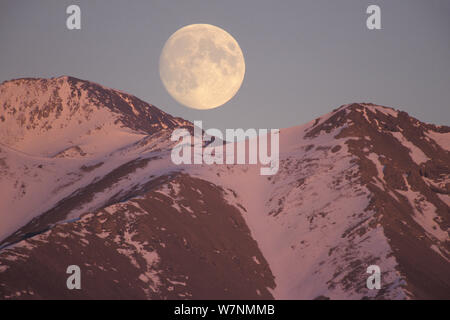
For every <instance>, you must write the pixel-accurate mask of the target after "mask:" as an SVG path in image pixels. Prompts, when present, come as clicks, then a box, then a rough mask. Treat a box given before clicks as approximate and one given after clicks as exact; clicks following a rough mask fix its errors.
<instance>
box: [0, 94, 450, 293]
mask: <svg viewBox="0 0 450 320" xmlns="http://www.w3.org/2000/svg"><path fill="white" fill-rule="evenodd" d="M102 90H107V89H102ZM102 96H103V97H105V96H108V95H107V94H104V95H102ZM0 97H1V96H0ZM130 101H131V100H130ZM0 106H1V104H0ZM130 108H131V107H130ZM0 110H1V109H0ZM127 110H128V108H127ZM0 114H1V113H0ZM170 119H172V118H169V120H170ZM177 124H178V125H180V127H182V126H184V125H187V124H186V123H185V122H183V121H181V122H180V123H177ZM0 126H1V123H0ZM174 128H175V126H174V127H168V128H166V129H164V130H160V131H158V132H152V131H151V133H150V134H142V135H141V134H139V135H138V136H135V139H133V140H132V141H131V142H128V143H125V144H122V145H120V146H117V145H114V146H113V147H112V148H110V150H109V151H108V152H106V153H102V152H100V153H95V152H93V153H91V154H89V155H88V156H82V155H80V151H79V150H78V149H76V148H75V149H70V152H67V153H64V152H63V153H64V157H57V158H55V157H54V154H51V155H48V156H47V157H44V158H38V159H35V160H33V161H31V162H30V161H29V160H27V159H21V157H20V156H19V157H18V158H14V157H15V156H13V155H11V153H10V152H8V150H0V160H1V161H0V178H1V180H0V183H1V188H2V191H3V190H6V191H7V190H10V191H8V192H6V193H4V194H3V195H2V196H3V197H4V198H3V200H4V201H2V202H3V203H4V211H3V212H6V211H9V210H11V208H12V207H11V204H10V201H11V199H16V200H15V201H16V202H13V203H15V206H20V205H21V204H23V203H27V202H30V203H33V202H32V199H31V198H29V197H31V195H36V194H38V193H39V192H41V191H40V189H43V188H42V185H43V184H44V185H49V184H53V185H54V186H55V187H56V188H55V189H54V190H59V191H57V192H53V193H51V194H48V192H47V193H46V192H44V191H45V190H44V191H42V196H40V197H35V198H36V199H34V203H35V204H39V206H37V207H39V208H40V209H39V210H35V211H34V213H33V214H32V217H31V218H32V219H31V218H30V216H29V214H30V207H27V206H23V207H22V208H21V210H22V211H20V210H18V209H17V210H18V211H17V212H16V215H17V216H18V215H19V213H20V212H21V213H20V214H23V215H24V217H25V216H28V218H27V219H25V220H24V219H23V218H22V220H20V221H16V222H14V224H11V226H12V225H14V226H15V227H14V228H13V227H11V228H10V229H9V230H11V231H13V232H11V233H9V236H8V237H7V238H5V239H3V241H2V242H1V243H2V244H1V245H2V246H3V249H0V297H3V298H24V297H26V298H35V299H42V298H51V297H58V296H64V297H76V298H83V297H90V298H105V297H108V298H126V297H136V298H139V299H158V298H161V299H164V298H168V297H170V298H172V299H173V298H177V299H185V298H194V299H195V298H205V297H207V298H219V299H220V298H226V299H229V298H232V297H242V298H251V299H260V298H276V299H315V298H331V299H365V298H370V299H411V298H420V299H428V298H443V299H449V298H450V274H449V271H448V270H449V268H448V266H449V260H450V254H449V252H450V243H449V237H448V232H449V225H450V222H449V218H448V217H449V213H450V211H449V205H450V195H449V194H450V167H449V166H450V150H449V149H450V147H449V145H448V142H449V141H450V134H449V133H450V128H449V127H447V126H435V125H432V124H425V123H422V122H420V121H418V120H417V119H415V118H412V117H410V116H409V115H408V114H407V113H405V112H402V111H398V110H394V109H392V108H389V107H382V106H377V105H374V104H369V103H355V104H349V105H344V106H341V107H340V108H337V109H335V110H333V111H332V112H330V113H328V114H326V115H324V116H322V117H320V118H317V119H315V120H312V121H310V122H309V123H307V124H305V125H301V126H297V127H293V128H288V129H282V130H280V159H279V172H278V173H277V174H276V175H274V176H267V177H266V176H261V175H260V174H259V166H258V165H196V166H189V165H182V166H175V165H174V164H173V163H172V162H171V160H170V151H171V148H172V147H173V143H172V142H169V140H170V138H169V137H170V134H171V130H173V129H174ZM114 130H121V128H120V127H115V129H114ZM1 134H2V132H0V135H1ZM3 134H4V133H3ZM109 134H112V133H111V132H109ZM99 141H101V139H100V140H99ZM61 145H62V146H66V147H72V148H74V146H79V144H72V145H69V146H67V145H66V144H64V143H62V144H61ZM0 149H1V147H0ZM80 149H81V150H82V152H85V151H84V148H83V145H81V147H80ZM64 150H66V149H61V150H60V151H64ZM66 151H67V150H66ZM44 160H45V161H44ZM2 161H3V162H2ZM34 161H36V162H34ZM40 165H42V166H43V167H42V168H39V166H40ZM25 167H27V168H28V169H25ZM2 168H3V169H2ZM30 168H32V169H30ZM42 169H44V172H42ZM26 177H32V178H26ZM33 179H35V180H36V181H34V180H33ZM15 181H19V182H17V183H16V182H15ZM33 181H34V182H33ZM22 185H24V187H23V188H22V187H21V186H22ZM33 186H34V187H33ZM25 199H26V201H25ZM211 199H215V200H214V201H212V200H211ZM44 208H45V209H44ZM0 212H2V211H1V210H0ZM161 213H164V214H163V215H162V214H161ZM0 219H1V220H2V221H7V220H6V219H8V216H5V215H3V216H0ZM116 219H118V220H120V221H121V222H120V224H118V223H117V222H116V221H115V220H116ZM216 219H217V220H216ZM178 220H180V221H182V223H183V228H181V229H180V227H179V221H178ZM219 220H220V221H221V222H220V223H217V221H219ZM24 221H27V222H26V223H24ZM87 221H88V222H89V223H86V222H87ZM139 221H145V222H142V225H140V224H139V223H138V222H139ZM137 225H139V226H140V227H136V226H137ZM94 226H95V227H94ZM221 228H222V229H223V230H221ZM208 229H210V230H212V232H209V231H207V230H208ZM150 230H151V231H150ZM224 230H226V232H225V233H223V231H224ZM14 231H15V232H14ZM227 233H229V234H233V236H232V237H230V238H228V237H226V234H227ZM219 234H221V235H222V236H220V237H219V236H218V235H219ZM216 236H217V237H219V238H220V240H219V239H218V238H216ZM237 238H239V239H241V241H242V243H237V242H235V241H234V240H233V239H237ZM103 240H104V241H103ZM205 243H212V244H214V245H213V246H212V247H205V245H204V244H205ZM91 245H92V246H93V247H92V248H95V250H94V249H92V250H91V249H90V248H91V247H90V246H91ZM238 247H241V248H242V249H243V248H245V250H240V249H238ZM103 251H104V252H108V254H105V255H99V254H98V252H103ZM40 255H43V256H44V257H45V259H48V260H49V261H57V260H58V259H57V257H58V256H61V261H64V263H65V262H66V261H67V262H68V261H69V260H70V259H69V258H68V257H72V258H73V259H75V260H77V261H78V263H79V264H80V265H81V266H82V267H83V268H82V269H83V270H86V272H88V274H87V275H85V276H86V277H87V278H88V279H89V280H88V282H91V281H92V283H95V284H96V287H98V289H95V288H94V287H92V286H89V290H88V291H86V292H79V293H71V292H70V291H68V290H67V289H66V288H65V287H64V279H65V270H64V263H56V265H55V266H47V265H43V264H42V262H40V261H45V259H44V260H42V259H43V258H42V259H40V258H38V257H39V256H40ZM177 255H180V256H183V257H185V258H184V260H183V261H184V263H186V264H187V265H188V266H189V267H187V268H180V267H178V265H179V263H180V262H179V261H178V262H177V259H176V258H175V256H177ZM190 255H191V256H190ZM63 257H64V258H63ZM124 258H126V259H125V260H124ZM55 259H56V260H55ZM110 260H114V261H116V263H117V264H118V266H120V267H118V266H116V267H115V266H114V265H111V264H110V263H109V262H108V261H110ZM119 261H120V262H119ZM371 264H376V265H379V266H380V267H381V270H382V274H383V278H382V279H383V280H382V282H383V284H382V289H381V290H369V289H367V287H366V279H367V277H368V275H367V274H366V268H367V267H368V266H369V265H371ZM219 266H220V267H219ZM222 267H224V268H222ZM260 267H262V269H260ZM47 268H48V270H49V271H50V272H51V274H54V275H55V277H56V278H55V280H54V281H56V283H58V281H60V285H55V286H49V285H48V284H46V283H43V282H42V281H37V280H36V279H34V280H33V274H31V275H30V276H26V277H25V278H24V279H23V280H19V279H20V277H23V272H22V270H33V272H34V273H41V272H44V271H45V270H47ZM114 269H116V271H114ZM227 269H229V270H235V271H234V272H236V276H235V277H234V276H233V275H232V273H226V271H225V270H227ZM205 270H208V271H205ZM256 270H259V271H256ZM127 272H131V273H132V274H133V275H134V278H133V279H131V278H127V277H124V273H127ZM205 272H207V273H208V277H209V279H215V280H214V281H216V282H217V283H218V285H217V286H216V287H215V288H214V289H212V288H211V287H209V286H208V284H207V283H202V281H201V277H202V274H203V275H204V274H205ZM255 272H256V273H257V274H255ZM96 277H100V280H95V278H96ZM186 277H188V278H186ZM225 278H226V279H228V280H227V282H228V283H230V285H227V284H226V283H225V282H223V279H225ZM249 278H250V279H253V280H252V281H250V282H245V281H244V280H243V279H249ZM57 279H59V280H57ZM164 279H169V280H170V281H171V282H173V283H172V284H171V282H170V281H166V280H164ZM183 279H184V280H183ZM189 279H191V280H189ZM193 279H196V280H193ZM271 279H272V280H271ZM116 281H117V282H116ZM243 281H244V282H243ZM131 283H132V284H133V285H130V284H131ZM174 283H175V284H174ZM240 283H246V285H245V288H246V289H244V288H243V287H242V286H241V284H240ZM102 288H109V289H108V290H105V289H102ZM114 288H116V289H114ZM170 288H171V289H170ZM169 289H170V290H169ZM208 290H210V292H211V295H210V296H208V295H207V293H208ZM111 292H114V293H111ZM18 293H19V294H18Z"/></svg>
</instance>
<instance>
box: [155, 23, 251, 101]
mask: <svg viewBox="0 0 450 320" xmlns="http://www.w3.org/2000/svg"><path fill="white" fill-rule="evenodd" d="M159 74H160V77H161V81H162V83H163V84H164V86H165V87H166V89H167V91H168V92H169V94H170V95H171V96H172V97H173V98H174V99H175V100H176V101H178V102H179V103H181V104H182V105H184V106H186V107H189V108H193V109H201V110H205V109H213V108H217V107H219V106H221V105H223V104H225V103H226V102H228V101H229V100H230V99H231V98H233V97H234V95H235V94H236V93H237V92H238V90H239V88H240V87H241V84H242V81H243V80H244V75H245V61H244V55H243V54H242V50H241V48H240V47H239V44H238V43H237V41H236V40H235V39H234V38H233V37H232V36H231V35H230V34H229V33H228V32H226V31H225V30H223V29H221V28H219V27H216V26H213V25H210V24H192V25H188V26H185V27H183V28H181V29H179V30H178V31H176V32H175V33H174V34H173V35H172V36H171V37H170V38H169V39H168V40H167V42H166V44H165V45H164V48H163V50H162V53H161V57H160V60H159Z"/></svg>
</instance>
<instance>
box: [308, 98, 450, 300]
mask: <svg viewBox="0 0 450 320" xmlns="http://www.w3.org/2000/svg"><path fill="white" fill-rule="evenodd" d="M336 111H337V112H336V113H335V114H334V115H333V116H332V117H331V118H330V119H328V120H327V121H325V122H324V123H321V124H320V125H319V126H317V127H314V128H313V129H312V130H311V131H309V132H308V133H307V135H308V136H311V137H312V136H314V135H317V134H319V133H320V132H322V131H327V132H330V131H331V130H332V129H333V128H340V127H342V128H343V129H342V130H341V131H340V133H339V134H338V135H337V136H336V138H352V139H349V140H348V141H347V145H348V147H349V150H350V152H351V153H352V154H354V155H355V156H356V157H357V160H356V163H357V164H358V166H359V168H360V173H359V175H360V182H361V184H363V185H366V186H367V188H368V189H369V190H370V191H371V201H370V205H369V207H368V208H367V210H373V211H375V212H376V216H377V219H376V221H374V222H373V224H377V223H380V224H381V225H382V226H383V230H384V233H385V235H386V237H387V238H388V240H389V244H390V246H391V247H392V249H393V253H394V256H395V258H396V259H397V261H398V263H399V267H398V268H399V271H400V273H401V274H402V276H403V277H404V278H405V279H406V283H407V287H406V288H407V290H408V291H409V292H410V293H411V296H412V297H413V298H417V299H449V298H450V263H449V261H450V238H449V236H448V233H449V230H450V208H449V203H448V200H447V202H446V201H445V200H444V197H442V196H440V195H444V196H448V195H450V152H449V151H448V150H446V149H444V148H443V147H442V146H441V145H440V144H438V143H437V142H436V141H434V140H433V139H430V138H429V137H428V135H427V133H429V132H435V133H448V132H450V127H447V126H439V127H438V126H435V125H430V124H425V123H422V122H420V121H418V120H417V119H414V118H413V117H410V116H409V115H408V114H407V113H405V112H400V111H394V110H393V109H391V108H385V107H379V106H376V107H375V106H374V105H371V104H353V105H350V106H347V107H345V108H341V109H338V110H336ZM402 137H404V139H405V140H403V141H402ZM354 138H356V139H354ZM399 138H400V139H399ZM374 157H375V158H376V159H378V161H379V164H380V167H381V168H382V172H379V169H377V166H376V164H375V163H374V161H373V160H374ZM380 175H381V176H380ZM447 199H448V198H447ZM430 208H431V209H432V210H433V211H435V217H434V218H433V219H432V221H421V217H424V216H425V215H424V214H425V211H427V210H430ZM434 208H435V209H434ZM435 232H436V233H435ZM436 234H440V235H442V236H441V237H438V236H436Z"/></svg>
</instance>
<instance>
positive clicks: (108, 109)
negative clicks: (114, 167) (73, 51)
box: [0, 76, 190, 155]
mask: <svg viewBox="0 0 450 320" xmlns="http://www.w3.org/2000/svg"><path fill="white" fill-rule="evenodd" d="M0 122H1V123H2V126H1V128H0V135H2V136H5V137H7V139H6V141H3V143H4V144H6V145H8V146H10V147H12V148H15V149H18V150H20V151H23V152H27V153H33V154H34V153H38V154H41V155H51V154H54V153H57V152H59V151H61V150H60V149H62V148H63V147H64V148H66V147H67V146H74V144H79V143H83V142H86V140H92V139H91V138H92V133H93V132H97V133H99V132H102V133H103V134H100V135H101V136H103V137H104V138H105V137H108V136H109V138H112V136H113V135H114V133H115V134H119V135H122V136H124V135H127V134H128V135H130V134H139V135H148V134H154V133H156V132H159V131H161V130H173V129H174V128H176V127H182V126H189V125H190V123H189V122H187V121H185V120H183V119H180V118H175V117H172V116H171V115H169V114H167V113H165V112H163V111H161V110H159V109H158V108H156V107H155V106H153V105H151V104H148V103H146V102H144V101H142V100H140V99H139V98H137V97H135V96H133V95H130V94H126V93H124V92H121V91H118V90H114V89H110V88H106V87H104V86H101V85H99V84H96V83H94V82H89V81H85V80H81V79H77V78H74V77H70V76H62V77H58V78H51V79H40V78H22V79H15V80H11V81H7V82H4V83H2V84H1V85H0ZM113 132H114V133H113ZM112 133H113V134H112ZM111 134H112V135H111ZM89 136H90V137H89ZM55 137H58V139H55ZM61 138H62V139H61ZM56 140H57V141H56ZM59 142H62V143H63V144H61V143H59ZM42 150H44V151H42Z"/></svg>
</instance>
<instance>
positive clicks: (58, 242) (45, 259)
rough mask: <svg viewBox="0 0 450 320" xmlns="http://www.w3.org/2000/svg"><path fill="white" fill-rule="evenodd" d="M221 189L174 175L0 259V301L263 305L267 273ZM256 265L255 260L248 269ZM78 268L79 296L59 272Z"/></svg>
mask: <svg viewBox="0 0 450 320" xmlns="http://www.w3.org/2000/svg"><path fill="white" fill-rule="evenodd" d="M224 192H225V191H224V190H223V189H222V188H221V187H219V186H216V185H214V184H212V183H210V182H207V181H204V180H201V179H197V178H193V177H190V176H187V175H183V174H179V175H175V176H171V177H161V178H160V179H159V180H158V181H154V182H153V187H149V188H148V190H147V191H146V192H143V193H142V194H141V195H140V196H139V197H135V198H132V199H129V200H127V201H124V202H120V203H117V204H114V205H111V206H109V207H105V208H104V209H101V210H98V211H97V212H93V213H86V214H84V215H82V216H81V218H80V220H78V221H75V222H70V223H66V224H61V225H57V226H55V227H54V228H52V229H50V230H48V231H46V232H44V233H42V234H40V235H38V236H35V237H32V238H29V239H27V240H24V241H22V242H20V243H18V244H16V245H14V246H13V247H10V248H7V249H3V250H2V251H1V252H0V268H1V271H2V272H0V297H1V298H2V299H21V298H22V299H271V298H273V297H272V295H271V293H270V291H269V290H268V288H274V286H275V284H274V278H273V276H272V274H271V271H270V269H269V266H268V264H267V262H266V261H265V259H264V257H263V256H262V254H261V252H260V251H259V249H258V246H257V243H256V241H255V240H254V239H252V237H251V235H250V231H249V229H248V227H247V226H246V224H245V221H244V219H243V217H242V216H241V214H240V212H239V210H238V209H237V208H236V207H234V206H232V205H230V204H228V203H227V202H226V201H225V200H224ZM256 261H257V262H256ZM69 265H78V266H79V267H80V268H81V285H82V289H81V290H73V291H71V290H68V289H67V287H66V279H67V278H68V277H69V275H68V274H66V269H67V267H68V266H69Z"/></svg>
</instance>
